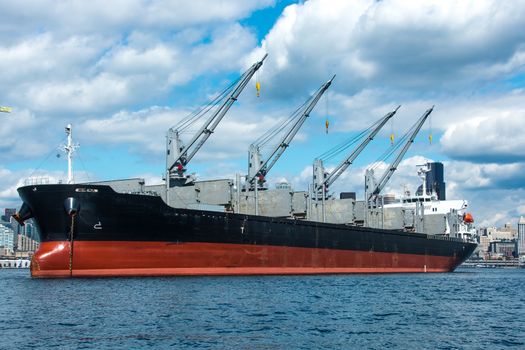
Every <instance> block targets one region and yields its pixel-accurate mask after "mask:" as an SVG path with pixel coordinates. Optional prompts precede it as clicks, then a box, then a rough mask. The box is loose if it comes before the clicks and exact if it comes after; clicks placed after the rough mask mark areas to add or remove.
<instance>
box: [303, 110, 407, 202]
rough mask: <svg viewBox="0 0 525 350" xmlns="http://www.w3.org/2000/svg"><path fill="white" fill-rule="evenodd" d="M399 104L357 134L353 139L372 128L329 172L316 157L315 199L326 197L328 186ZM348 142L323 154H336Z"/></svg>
mask: <svg viewBox="0 0 525 350" xmlns="http://www.w3.org/2000/svg"><path fill="white" fill-rule="evenodd" d="M400 107H401V106H397V108H396V109H394V110H393V111H392V112H389V113H387V114H386V115H385V116H384V117H382V118H381V119H379V120H378V121H376V122H375V123H374V124H373V125H371V126H370V127H369V128H368V129H367V130H365V131H364V132H363V133H361V134H360V135H358V137H357V138H356V139H355V141H357V140H360V139H361V138H362V137H363V136H364V135H365V133H366V132H367V131H368V130H372V131H370V132H369V133H368V135H367V137H366V138H365V139H364V140H363V141H362V142H361V144H359V146H357V147H356V148H355V149H354V150H353V151H352V153H350V155H348V157H346V158H345V159H344V160H343V161H342V162H340V163H339V165H337V166H336V167H335V169H334V170H332V171H331V172H330V173H326V172H325V170H324V165H323V160H322V159H320V158H318V159H315V161H314V166H313V169H314V171H313V175H314V178H313V182H314V193H315V194H316V197H317V199H318V198H326V193H327V190H328V188H329V187H330V186H331V185H332V184H333V183H334V182H335V180H337V179H338V178H339V176H341V174H342V173H344V172H345V171H346V169H348V167H349V166H350V165H352V163H353V162H354V160H355V159H356V158H357V156H359V154H361V152H362V151H363V150H364V149H365V147H366V146H367V145H368V144H369V143H370V142H371V141H372V140H373V139H374V137H375V136H376V135H377V133H379V131H380V130H381V129H382V128H383V126H385V124H386V123H387V122H388V121H389V120H390V119H391V118H392V117H393V116H394V115H395V114H396V112H397V110H398V109H399V108H400ZM353 141H354V140H352V141H351V142H350V144H353V143H354V142H353ZM347 145H348V143H345V144H343V145H340V146H337V147H335V148H333V149H332V150H330V151H327V152H325V153H324V155H330V156H331V155H333V154H338V153H340V152H341V151H343V150H345V149H346V148H347Z"/></svg>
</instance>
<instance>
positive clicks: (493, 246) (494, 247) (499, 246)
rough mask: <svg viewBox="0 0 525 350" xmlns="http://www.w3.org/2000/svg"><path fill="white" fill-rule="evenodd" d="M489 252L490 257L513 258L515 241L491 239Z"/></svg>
mask: <svg viewBox="0 0 525 350" xmlns="http://www.w3.org/2000/svg"><path fill="white" fill-rule="evenodd" d="M489 252H490V255H491V256H492V258H502V257H505V258H515V257H517V253H516V241H515V240H506V241H492V242H490V247H489Z"/></svg>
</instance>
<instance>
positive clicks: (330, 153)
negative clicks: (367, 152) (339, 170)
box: [317, 119, 381, 161]
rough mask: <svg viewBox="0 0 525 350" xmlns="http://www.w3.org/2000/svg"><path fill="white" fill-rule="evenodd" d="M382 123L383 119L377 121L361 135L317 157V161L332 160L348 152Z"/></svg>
mask: <svg viewBox="0 0 525 350" xmlns="http://www.w3.org/2000/svg"><path fill="white" fill-rule="evenodd" d="M380 122H381V119H380V120H378V121H376V122H375V123H374V124H372V125H370V126H369V127H368V128H366V129H365V130H363V131H361V132H360V133H359V134H357V135H355V136H354V137H352V138H350V139H348V140H345V141H343V142H341V143H340V144H338V145H336V146H334V147H332V148H331V149H329V150H327V151H326V152H324V153H323V154H321V155H320V156H318V157H317V159H321V160H323V161H327V160H331V159H333V158H334V157H336V156H337V155H339V154H341V153H342V152H343V151H346V150H347V149H348V148H349V147H351V146H352V145H354V144H355V143H356V142H358V141H359V140H362V139H363V137H364V136H365V135H366V134H367V133H368V132H369V131H370V130H371V129H372V128H375V127H376V126H377V125H378V124H379V123H380Z"/></svg>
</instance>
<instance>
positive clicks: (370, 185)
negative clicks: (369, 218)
mask: <svg viewBox="0 0 525 350" xmlns="http://www.w3.org/2000/svg"><path fill="white" fill-rule="evenodd" d="M433 110H434V106H432V107H431V108H429V109H427V110H426V111H425V113H423V115H422V116H421V117H420V118H419V120H418V121H417V122H416V123H415V124H414V125H413V126H412V127H411V128H410V130H412V132H410V130H409V131H408V133H407V135H410V136H409V137H408V140H407V141H406V142H405V145H404V146H403V148H402V149H401V151H400V152H399V154H398V155H397V157H396V159H395V160H394V161H393V162H392V164H390V167H389V168H388V170H387V171H385V173H384V174H383V176H382V177H381V179H380V180H379V181H377V182H376V181H375V178H374V171H373V169H367V170H366V175H365V200H366V201H367V203H369V204H370V203H371V201H374V200H375V199H377V197H378V196H379V194H380V193H381V191H382V190H383V188H384V187H385V186H386V184H387V183H388V181H389V180H390V178H391V177H392V175H393V174H394V172H395V171H396V170H397V167H398V165H399V163H400V162H401V160H402V159H403V157H404V156H405V154H406V153H407V151H408V149H409V148H410V146H411V145H412V143H414V139H415V138H416V135H417V134H418V132H419V130H421V127H422V126H423V124H424V123H425V121H426V120H427V118H428V116H429V115H430V113H432V111H433ZM403 138H404V139H406V135H405V137H403ZM390 154H392V153H389V154H388V155H390Z"/></svg>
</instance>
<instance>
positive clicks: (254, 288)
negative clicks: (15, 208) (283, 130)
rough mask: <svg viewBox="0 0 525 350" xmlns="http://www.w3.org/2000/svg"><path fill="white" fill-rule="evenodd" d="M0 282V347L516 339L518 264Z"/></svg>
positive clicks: (449, 345)
mask: <svg viewBox="0 0 525 350" xmlns="http://www.w3.org/2000/svg"><path fill="white" fill-rule="evenodd" d="M509 281H512V283H509ZM0 290H2V293H3V295H4V296H5V299H3V300H4V301H6V300H9V303H5V302H3V303H2V307H1V308H0V333H1V342H2V347H6V348H17V349H24V348H27V349H31V348H58V349H71V348H79V349H80V348H86V349H89V348H92V349H98V348H104V349H128V348H168V347H174V348H241V349H247V348H249V349H274V348H293V349H311V348H349V347H350V348H406V349H418V348H427V349H464V348H467V349H468V348H472V349H483V348H487V347H489V348H490V347H492V348H516V349H518V348H524V347H525V343H524V340H523V339H525V324H524V322H522V318H521V315H522V313H523V309H524V306H523V304H524V301H525V296H524V295H525V274H524V273H523V270H507V269H506V270H495V269H468V270H467V269H460V271H458V272H455V273H450V274H418V275H411V274H397V275H348V276H345V275H337V276H287V277H286V276H264V277H257V276H255V277H242V278H235V277H202V278H195V277H193V278H120V279H119V278H116V279H91V280H90V279H76V280H33V279H30V278H28V272H27V271H26V270H0Z"/></svg>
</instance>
